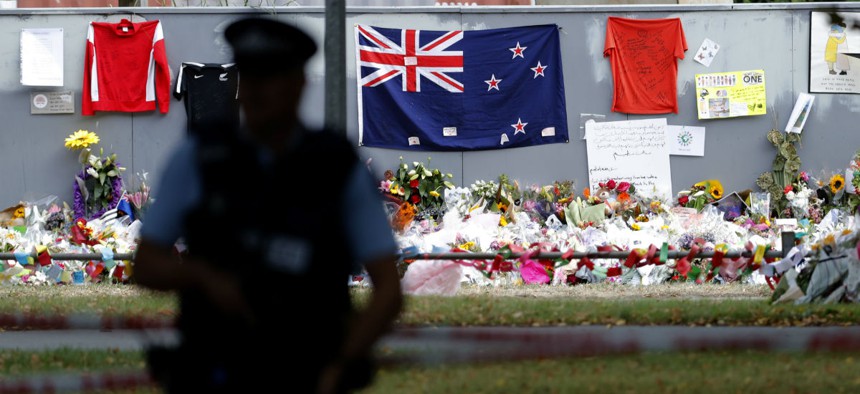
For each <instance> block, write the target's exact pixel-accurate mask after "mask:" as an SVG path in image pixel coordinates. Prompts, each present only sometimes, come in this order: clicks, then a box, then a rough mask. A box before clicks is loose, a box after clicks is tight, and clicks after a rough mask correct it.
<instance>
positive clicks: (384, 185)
mask: <svg viewBox="0 0 860 394" xmlns="http://www.w3.org/2000/svg"><path fill="white" fill-rule="evenodd" d="M388 189H391V181H382V182H379V191H381V192H383V193H387V192H388Z"/></svg>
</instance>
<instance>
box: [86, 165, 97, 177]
mask: <svg viewBox="0 0 860 394" xmlns="http://www.w3.org/2000/svg"><path fill="white" fill-rule="evenodd" d="M87 174H90V176H91V177H93V178H98V177H99V173H98V172H97V171H96V170H95V168H92V167H90V168H87Z"/></svg>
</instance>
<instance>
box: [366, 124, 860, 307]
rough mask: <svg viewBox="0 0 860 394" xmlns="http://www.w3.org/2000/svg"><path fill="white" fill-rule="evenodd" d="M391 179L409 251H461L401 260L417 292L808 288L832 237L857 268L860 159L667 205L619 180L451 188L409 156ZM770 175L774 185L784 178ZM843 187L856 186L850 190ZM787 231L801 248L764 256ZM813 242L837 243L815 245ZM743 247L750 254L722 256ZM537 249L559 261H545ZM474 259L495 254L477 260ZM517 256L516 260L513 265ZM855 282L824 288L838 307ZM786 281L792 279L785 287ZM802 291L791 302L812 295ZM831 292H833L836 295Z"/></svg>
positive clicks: (690, 195)
mask: <svg viewBox="0 0 860 394" xmlns="http://www.w3.org/2000/svg"><path fill="white" fill-rule="evenodd" d="M769 138H776V137H775V136H771V137H769ZM792 160H793V159H792ZM792 163H795V161H792ZM781 165H783V166H784V163H781ZM855 173H856V175H857V176H856V177H854V176H853V175H854V174H855ZM387 174H388V176H386V179H385V180H383V181H382V182H381V184H380V190H381V192H382V193H383V194H384V195H385V196H386V197H387V198H386V200H387V202H386V205H387V206H388V212H389V214H390V218H391V221H392V227H393V228H394V230H395V233H396V235H397V239H398V242H399V244H400V247H401V250H402V253H404V254H412V253H428V252H460V253H463V256H464V257H463V259H462V260H453V261H448V260H436V261H427V260H414V261H410V260H405V261H404V262H402V263H401V266H400V271H401V274H402V275H403V283H404V288H405V289H406V291H407V292H410V293H415V294H454V293H456V291H457V289H458V288H459V286H460V285H461V284H462V283H473V284H488V285H498V284H554V285H562V284H567V285H575V284H583V283H598V282H614V283H623V284H632V285H648V284H659V283H666V282H694V283H732V282H735V283H759V284H761V283H768V284H771V285H772V286H777V288H778V289H779V288H784V287H786V286H789V284H790V283H794V282H791V278H790V277H789V276H788V275H787V274H786V273H787V272H788V271H791V272H794V273H796V274H800V278H801V279H802V280H801V282H802V283H803V284H804V286H807V285H809V281H808V280H805V279H803V278H807V277H809V276H811V275H812V274H811V272H812V270H813V268H814V267H816V266H822V265H821V264H820V263H816V261H822V260H825V259H822V258H821V256H819V254H820V252H819V251H825V250H831V249H833V248H835V246H832V245H831V244H833V241H832V238H833V237H834V235H833V234H838V236H837V238H838V239H840V240H842V241H841V243H839V245H843V248H842V249H840V250H842V251H844V250H847V249H846V248H848V247H849V246H851V245H853V248H854V249H853V253H845V255H846V256H847V257H845V259H847V260H846V261H849V260H850V263H849V262H845V263H843V264H844V265H845V268H844V269H843V270H842V271H839V273H841V274H842V276H841V277H845V276H847V275H848V274H847V272H849V268H848V267H849V266H852V267H853V266H856V267H860V260H857V238H858V237H857V234H858V230H857V229H856V228H855V225H856V224H858V221H857V220H855V217H854V214H855V212H857V207H858V201H860V187H857V186H860V152H858V154H857V156H855V157H854V158H853V159H852V160H851V162H850V165H849V166H848V168H847V169H846V170H845V172H844V173H843V172H842V171H839V172H837V173H834V174H824V175H822V176H820V177H813V176H810V175H809V174H808V173H807V172H803V171H799V170H798V171H796V172H790V171H789V172H786V171H784V168H783V171H782V172H780V173H779V174H778V176H779V178H778V182H779V183H778V184H779V188H780V190H779V193H778V194H777V195H776V196H774V195H773V194H772V193H771V192H775V191H776V188H775V187H772V185H771V184H769V183H767V182H759V186H760V187H761V189H762V190H761V191H753V190H744V191H737V192H727V191H726V190H724V188H723V185H722V183H721V182H720V181H719V180H717V179H709V180H704V181H702V182H698V183H696V184H694V185H691V186H690V188H688V189H686V190H682V191H681V192H679V193H678V195H677V196H675V197H672V198H670V197H668V196H657V195H655V194H654V193H653V192H652V191H649V190H640V189H638V188H636V185H633V184H630V183H627V182H622V181H616V180H607V181H606V182H603V183H600V184H599V188H598V189H597V190H589V189H588V188H585V189H583V190H582V191H581V192H579V191H577V190H576V187H575V184H574V182H572V181H558V182H554V183H553V184H550V185H544V186H539V185H531V186H523V185H520V184H519V182H517V181H515V180H511V179H509V178H508V177H507V176H505V175H504V174H503V175H501V176H499V178H498V179H495V180H482V181H476V182H475V183H473V184H472V185H470V187H467V188H466V187H455V186H453V185H452V184H450V183H449V182H448V181H447V180H446V181H445V182H440V181H438V179H436V180H434V179H433V178H431V177H430V176H429V175H427V174H438V176H440V178H451V177H450V176H441V172H439V170H436V169H432V168H428V167H427V166H426V165H424V164H423V163H420V162H413V163H412V166H409V165H408V164H406V163H402V159H401V164H400V166H399V168H398V170H397V172H396V175H395V172H388V173H387ZM416 174H417V175H418V176H417V177H416V176H415V175H416ZM421 174H425V175H427V176H421ZM770 175H771V178H770V179H771V181H774V182H777V181H775V179H777V176H774V174H773V173H771V174H770ZM846 176H848V177H849V178H850V180H846ZM762 178H764V176H763V177H760V179H759V180H760V181H761V179H762ZM404 185H405V186H404ZM846 185H854V187H852V188H851V189H850V191H849V190H847V189H846ZM416 191H417V192H416ZM431 191H432V192H435V193H433V194H432V195H431V194H430V192H431ZM422 193H423V194H422ZM425 196H427V197H428V198H429V199H430V201H426V200H425ZM783 231H794V232H795V235H796V241H797V242H796V243H797V245H798V246H797V247H796V248H794V249H792V250H791V251H790V252H788V257H786V258H783V259H773V258H767V257H765V254H766V252H767V251H769V250H780V249H781V233H782V232H783ZM828 237H830V238H828ZM852 242H853V244H852ZM818 244H822V245H830V246H829V247H826V248H825V247H823V246H822V247H815V248H812V247H811V246H809V245H812V246H814V245H818ZM672 250H678V251H683V252H684V256H685V257H683V258H679V259H669V258H666V257H661V254H662V255H667V253H666V252H668V251H672ZM574 251H577V252H592V251H618V252H623V253H624V254H625V255H626V256H627V257H626V258H623V259H614V260H613V259H597V258H594V259H588V258H584V259H575V258H572V253H573V252H574ZM744 251H746V252H749V253H748V254H749V257H740V258H726V257H723V256H724V255H725V254H726V253H728V252H744ZM538 252H560V253H561V254H562V256H561V258H558V259H540V258H537V257H536V256H538ZM702 252H713V253H714V257H713V258H701V257H699V256H698V255H699V254H700V253H702ZM469 253H484V254H486V253H489V254H491V255H495V256H496V257H495V258H493V259H477V260H473V259H469V258H468V257H469V256H468V254H469ZM514 253H516V254H519V255H521V257H518V258H511V255H512V254H514ZM816 253H818V254H816ZM851 264H854V265H851ZM854 269H857V268H854ZM804 270H805V271H804ZM804 272H805V273H804ZM804 275H805V276H804ZM856 275H857V276H858V278H857V283H854V286H855V288H854V290H853V292H852V291H847V290H846V291H843V292H842V293H839V294H831V293H828V294H831V300H833V299H836V300H845V299H852V300H853V299H857V298H860V297H858V296H857V292H858V291H860V288H857V286H858V284H860V271H858V272H857V273H856ZM783 276H786V277H787V278H789V280H788V281H785V282H783V281H780V279H782V277H783ZM837 277H839V276H837ZM841 277H840V278H841ZM831 279H832V278H831ZM834 281H836V279H832V280H830V281H828V282H827V283H828V284H830V285H832V284H833V282H834ZM815 283H817V282H815ZM796 287H797V286H795V287H792V288H791V293H790V294H791V295H789V296H788V297H793V296H796V295H797V294H800V293H798V291H799V290H802V291H803V292H806V291H807V290H808V287H801V288H797V289H796ZM832 288H833V287H828V288H827V289H829V290H828V291H831V292H832ZM816 289H817V287H815V286H813V291H811V292H806V293H802V294H807V295H809V294H812V295H811V296H806V297H805V298H803V301H812V300H813V299H815V300H820V299H821V297H820V295H819V294H818V293H816V291H817V290H816ZM781 297H782V296H781ZM816 297H818V298H816ZM840 297H842V298H840ZM850 297H855V298H850ZM800 299H801V297H796V298H792V300H800ZM775 300H776V299H775ZM784 300H785V298H783V301H784ZM797 302H801V301H797Z"/></svg>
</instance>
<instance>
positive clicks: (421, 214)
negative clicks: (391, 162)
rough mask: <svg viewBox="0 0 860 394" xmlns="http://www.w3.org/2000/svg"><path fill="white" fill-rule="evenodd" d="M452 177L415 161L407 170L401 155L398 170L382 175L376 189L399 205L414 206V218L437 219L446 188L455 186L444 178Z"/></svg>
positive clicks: (443, 202) (440, 211) (442, 206)
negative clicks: (382, 177)
mask: <svg viewBox="0 0 860 394" xmlns="http://www.w3.org/2000/svg"><path fill="white" fill-rule="evenodd" d="M427 161H428V162H429V161H430V159H429V158H428V159H427ZM453 177H454V176H453V175H451V174H442V172H441V171H439V169H429V168H427V166H426V165H425V164H424V163H421V162H417V161H416V162H412V167H411V168H410V167H409V165H407V164H406V163H404V162H403V157H402V156H401V157H400V165H399V166H398V167H397V170H396V171H391V170H388V171H386V172H385V176H384V179H383V180H382V181H381V182H380V185H379V190H380V191H381V192H382V193H383V195H385V196H386V197H388V198H389V199H391V200H393V201H395V202H397V203H398V204H401V205H402V204H403V203H408V204H411V205H413V206H414V211H415V216H416V217H418V218H421V219H431V218H432V219H437V218H438V217H441V215H442V213H443V211H444V205H445V197H444V193H445V189H451V188H453V187H454V184H453V183H451V182H449V181H448V180H447V179H450V178H453Z"/></svg>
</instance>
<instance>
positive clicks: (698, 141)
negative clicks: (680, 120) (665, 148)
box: [666, 126, 705, 156]
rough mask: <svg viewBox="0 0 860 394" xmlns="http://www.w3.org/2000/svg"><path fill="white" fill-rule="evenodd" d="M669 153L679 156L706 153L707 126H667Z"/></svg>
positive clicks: (702, 154)
mask: <svg viewBox="0 0 860 394" xmlns="http://www.w3.org/2000/svg"><path fill="white" fill-rule="evenodd" d="M666 140H667V141H668V142H669V154H670V155H677V156H704V155H705V128H704V127H696V126H666Z"/></svg>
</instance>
